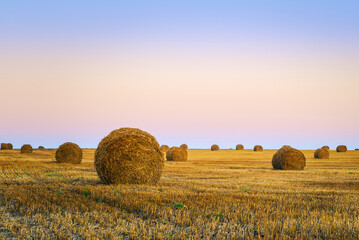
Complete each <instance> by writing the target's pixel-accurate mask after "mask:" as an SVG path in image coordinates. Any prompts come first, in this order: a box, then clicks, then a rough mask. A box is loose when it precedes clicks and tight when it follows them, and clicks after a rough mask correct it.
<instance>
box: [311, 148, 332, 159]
mask: <svg viewBox="0 0 359 240" xmlns="http://www.w3.org/2000/svg"><path fill="white" fill-rule="evenodd" d="M314 158H319V159H328V158H329V151H328V150H327V149H326V148H318V149H317V150H315V152H314Z"/></svg>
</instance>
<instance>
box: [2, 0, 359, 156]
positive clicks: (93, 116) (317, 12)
mask: <svg viewBox="0 0 359 240" xmlns="http://www.w3.org/2000/svg"><path fill="white" fill-rule="evenodd" d="M0 83H1V84H0V101H1V109H0V113H1V114H0V142H11V143H13V144H14V146H15V147H21V145H22V144H24V143H30V144H32V145H33V147H37V146H39V145H43V146H45V147H48V148H56V147H58V146H59V145H60V144H62V143H64V142H67V141H71V142H76V143H78V144H79V145H80V146H81V147H97V144H98V143H99V141H100V140H101V139H102V138H103V137H105V136H106V135H107V134H108V133H109V132H110V131H111V130H114V129H117V128H121V127H136V128H140V129H142V130H145V131H147V132H149V133H151V134H152V135H154V136H155V137H156V138H157V140H158V142H159V143H160V144H167V145H170V146H173V145H180V144H182V143H187V144H188V146H189V147H190V148H209V147H210V146H211V144H214V143H215V144H218V145H219V146H220V147H221V148H234V147H235V145H236V144H238V143H241V144H243V145H244V146H245V148H253V146H254V145H255V144H261V145H262V146H263V147H264V148H279V147H281V146H282V145H284V144H289V145H291V146H293V147H296V148H300V149H314V148H317V147H321V146H323V145H329V146H330V147H331V148H334V147H336V145H338V144H346V145H347V146H348V148H349V149H353V148H358V147H359V1H357V0H355V1H354V0H353V1H330V0H325V1H324V0H318V1H313V0H301V1H288V0H285V1H284V0H282V1H276V0H274V1H253V0H247V1H220V0H217V1H210V0H205V1H204V0H198V1H194V0H192V1H189V0H174V1H164V0H162V1H148V0H146V1H145V0H143V1H137V0H131V1H84V0H82V1H80V0H78V1H74V0H71V1H70V0H61V1H36V0H34V1H1V3H0Z"/></svg>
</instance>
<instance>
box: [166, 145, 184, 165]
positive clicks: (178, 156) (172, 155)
mask: <svg viewBox="0 0 359 240" xmlns="http://www.w3.org/2000/svg"><path fill="white" fill-rule="evenodd" d="M187 157H188V154H187V150H186V149H184V148H182V147H171V148H170V149H169V150H168V151H167V154H166V158H167V161H175V162H184V161H187Z"/></svg>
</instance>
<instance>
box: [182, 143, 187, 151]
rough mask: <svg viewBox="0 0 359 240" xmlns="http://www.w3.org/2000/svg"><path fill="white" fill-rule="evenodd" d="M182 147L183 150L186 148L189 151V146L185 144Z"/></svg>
mask: <svg viewBox="0 0 359 240" xmlns="http://www.w3.org/2000/svg"><path fill="white" fill-rule="evenodd" d="M180 147H181V148H184V149H186V150H187V149H188V146H187V144H185V143H184V144H182V145H181V146H180Z"/></svg>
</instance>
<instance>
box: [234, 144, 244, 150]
mask: <svg viewBox="0 0 359 240" xmlns="http://www.w3.org/2000/svg"><path fill="white" fill-rule="evenodd" d="M243 149H244V146H243V145H242V144H237V146H236V150H243Z"/></svg>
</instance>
